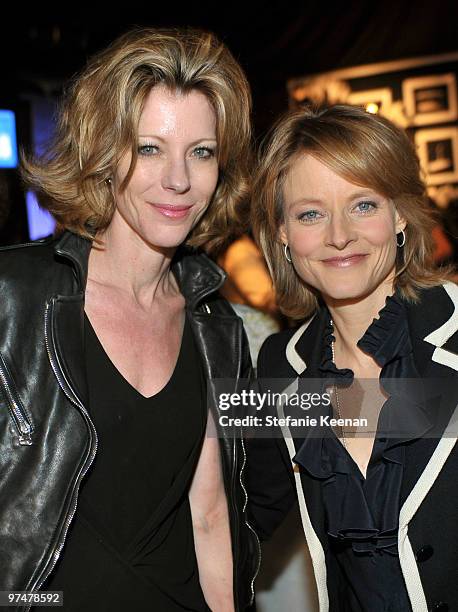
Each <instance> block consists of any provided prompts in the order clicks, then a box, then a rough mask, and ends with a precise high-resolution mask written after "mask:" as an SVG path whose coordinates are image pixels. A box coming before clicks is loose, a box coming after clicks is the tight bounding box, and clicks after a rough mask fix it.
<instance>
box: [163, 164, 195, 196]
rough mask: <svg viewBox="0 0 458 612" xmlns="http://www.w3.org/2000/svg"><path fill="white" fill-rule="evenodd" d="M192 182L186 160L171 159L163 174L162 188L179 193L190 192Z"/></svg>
mask: <svg viewBox="0 0 458 612" xmlns="http://www.w3.org/2000/svg"><path fill="white" fill-rule="evenodd" d="M190 186H191V182H190V179H189V173H188V168H187V166H186V161H185V160H184V159H169V160H168V161H167V163H166V165H165V166H164V169H163V173H162V187H163V188H164V189H168V190H170V191H176V192H177V193H185V192H186V191H188V190H189V188H190Z"/></svg>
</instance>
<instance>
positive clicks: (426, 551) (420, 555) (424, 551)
mask: <svg viewBox="0 0 458 612" xmlns="http://www.w3.org/2000/svg"><path fill="white" fill-rule="evenodd" d="M433 554H434V548H433V547H432V546H430V545H429V544H426V546H422V547H421V548H420V550H417V552H416V554H415V559H416V560H417V561H419V562H420V563H421V562H422V561H427V560H428V559H430V558H431V557H432V556H433ZM435 609H436V608H433V610H435ZM438 610H442V608H438Z"/></svg>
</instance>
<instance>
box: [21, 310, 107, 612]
mask: <svg viewBox="0 0 458 612" xmlns="http://www.w3.org/2000/svg"><path fill="white" fill-rule="evenodd" d="M54 300H55V298H52V299H51V304H50V303H49V302H48V303H47V304H46V308H45V344H46V352H47V354H48V358H49V362H50V364H51V367H52V370H53V372H54V375H55V376H56V378H57V381H58V383H59V386H60V388H61V389H62V391H63V392H64V393H65V395H66V396H67V398H68V399H69V400H70V401H71V402H72V404H74V405H75V406H76V407H77V408H78V410H79V411H80V412H81V413H82V415H83V417H84V419H85V422H86V425H87V427H88V429H89V434H90V442H91V445H90V448H89V451H88V454H87V457H86V461H85V462H84V464H83V465H82V466H81V468H80V471H79V472H78V475H77V477H76V480H75V481H74V484H73V490H72V498H71V502H70V509H69V511H68V512H67V516H66V517H65V520H64V523H63V530H62V533H61V538H60V541H59V542H58V543H57V545H56V546H55V547H54V550H53V552H52V555H51V563H50V565H49V567H48V569H47V570H45V572H44V574H43V575H42V576H41V577H40V578H38V580H37V581H36V584H35V585H31V586H30V588H29V590H30V591H37V590H39V589H40V587H41V585H42V584H43V583H44V581H45V580H46V579H47V578H48V576H49V575H50V573H51V572H52V570H53V569H54V567H55V565H56V563H57V561H58V559H59V557H60V554H61V552H62V548H63V547H64V543H65V539H66V537H67V533H68V529H69V527H70V524H71V522H72V520H73V516H74V515H75V512H76V506H77V503H78V491H79V487H80V484H81V481H82V479H83V478H84V476H85V474H86V472H87V471H88V469H89V468H90V467H91V465H92V462H93V461H94V457H95V454H96V452H97V446H98V440H97V432H96V430H95V427H94V424H93V422H92V421H91V419H90V417H89V414H88V412H87V410H86V408H85V407H84V406H83V404H82V402H81V400H80V399H79V398H78V395H77V393H76V392H75V390H74V389H73V388H72V387H71V385H70V383H69V382H68V380H67V379H66V377H65V375H64V373H63V372H62V369H61V367H60V366H59V362H58V358H57V354H56V351H55V348H54V345H53V343H52V342H51V341H50V340H52V331H51V339H50V312H51V308H50V306H52V305H53V304H54ZM47 563H49V558H48V561H47ZM28 610H30V606H27V608H26V611H28Z"/></svg>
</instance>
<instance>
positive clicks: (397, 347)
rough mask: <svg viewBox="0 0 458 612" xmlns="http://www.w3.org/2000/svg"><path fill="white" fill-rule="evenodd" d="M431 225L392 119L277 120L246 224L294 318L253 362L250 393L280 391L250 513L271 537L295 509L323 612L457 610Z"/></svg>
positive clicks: (452, 398) (450, 313)
mask: <svg viewBox="0 0 458 612" xmlns="http://www.w3.org/2000/svg"><path fill="white" fill-rule="evenodd" d="M432 227H433V220H432V219H431V216H430V212H429V209H428V207H427V204H426V199H425V185H424V183H423V182H422V180H421V177H420V168H419V163H418V159H417V156H416V154H415V151H414V148H413V146H412V145H411V143H410V142H409V140H408V138H407V136H406V135H405V133H404V132H403V131H402V130H401V129H399V128H397V127H396V126H395V125H393V124H392V123H390V122H389V121H388V120H386V119H384V118H382V117H379V116H375V115H371V114H369V113H366V112H365V111H364V110H363V109H359V108H354V107H350V106H331V107H321V108H316V109H308V108H303V109H300V110H298V111H295V112H291V113H288V114H287V115H285V116H284V117H283V118H281V119H280V121H279V122H278V123H277V125H276V126H275V127H274V128H273V130H272V132H271V134H270V137H269V139H268V141H267V144H266V146H265V148H264V150H263V153H262V155H261V159H260V164H259V169H258V172H257V176H256V180H255V187H254V197H253V229H254V232H255V235H256V236H257V238H258V240H259V242H260V245H261V247H262V249H263V251H264V254H265V257H266V259H267V261H268V264H269V267H270V270H271V273H272V277H273V280H274V286H275V289H276V291H277V296H278V302H279V306H280V308H281V309H282V310H283V312H285V314H288V315H289V316H291V317H294V318H296V319H301V320H302V322H301V324H299V326H298V327H294V328H292V329H290V330H286V331H284V332H280V333H279V334H275V335H273V336H271V337H270V338H268V339H267V340H266V342H265V343H264V345H263V347H262V348H261V351H260V354H259V357H258V377H259V386H260V392H261V393H265V394H266V397H269V395H268V393H267V392H268V391H270V390H271V387H272V386H275V390H276V391H277V392H278V390H279V389H278V386H279V381H278V379H286V380H285V381H284V384H283V386H284V387H285V388H284V390H283V395H281V394H278V393H277V395H278V396H279V397H284V396H285V395H286V396H287V397H288V399H287V400H285V399H282V400H281V401H280V402H279V403H278V404H277V405H276V406H275V407H274V408H273V410H274V414H273V415H271V416H272V418H273V421H272V422H273V423H274V425H275V427H274V428H271V429H268V428H267V434H266V435H264V436H263V438H264V439H262V437H261V438H259V439H257V438H256V437H253V438H252V439H251V440H250V441H249V444H248V446H247V456H248V462H247V484H248V492H249V498H250V502H249V508H250V513H251V519H252V521H253V524H254V526H255V529H256V530H257V532H258V533H259V534H261V535H262V536H263V537H268V536H269V535H270V534H271V533H272V531H273V530H274V529H275V527H276V526H277V525H278V524H279V522H280V521H281V520H282V518H283V517H284V516H285V514H286V513H287V512H288V510H289V509H290V507H291V505H292V504H293V503H294V501H295V500H298V502H299V507H300V511H301V518H302V525H303V528H304V533H305V537H306V540H307V543H308V545H309V550H310V554H311V557H312V564H313V570H314V573H315V579H316V586H317V592H318V600H319V608H320V612H327V611H328V610H332V611H335V612H337V611H339V612H369V611H370V612H386V611H387V610H393V611H394V610H396V612H398V611H399V612H401V611H402V612H407V611H415V612H420V611H421V612H426V611H427V610H449V609H450V610H452V609H455V608H457V607H458V587H457V584H456V581H454V580H453V579H451V576H452V575H455V574H456V571H457V568H458V556H457V548H456V546H450V545H449V543H450V542H456V541H457V540H458V531H457V527H456V520H455V508H456V495H455V494H454V493H450V492H452V491H454V490H455V489H456V475H457V473H458V452H457V447H456V440H457V436H458V430H457V425H456V423H457V422H458V408H456V406H457V404H458V384H457V383H458V378H457V372H458V360H457V354H458V333H457V332H458V288H457V286H456V284H455V283H454V282H453V281H452V280H451V277H450V270H447V269H442V270H441V269H436V268H434V266H433V263H432V251H433V243H432V242H433V241H432V236H431V229H432ZM312 393H315V395H313V397H315V400H314V401H315V404H313V406H311V405H309V406H308V409H307V410H308V411H307V413H304V412H303V411H301V410H297V409H295V408H294V406H298V405H299V404H298V403H297V399H296V403H294V399H295V398H296V396H299V397H302V398H303V397H304V394H305V395H306V397H307V398H310V397H312ZM270 422H271V421H269V423H270ZM269 436H270V438H271V439H265V438H266V437H267V438H268V437H269ZM446 492H448V493H446ZM444 568H446V571H444Z"/></svg>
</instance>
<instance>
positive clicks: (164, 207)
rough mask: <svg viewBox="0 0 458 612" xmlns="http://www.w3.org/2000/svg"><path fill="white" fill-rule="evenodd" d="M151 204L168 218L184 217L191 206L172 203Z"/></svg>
mask: <svg viewBox="0 0 458 612" xmlns="http://www.w3.org/2000/svg"><path fill="white" fill-rule="evenodd" d="M152 206H153V207H154V208H155V209H156V210H157V211H158V212H159V213H160V214H161V215H164V217H168V218H169V219H182V218H183V217H186V216H187V215H188V213H189V211H190V210H191V208H192V205H189V206H180V205H178V204H177V205H174V204H154V203H153V204H152Z"/></svg>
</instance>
